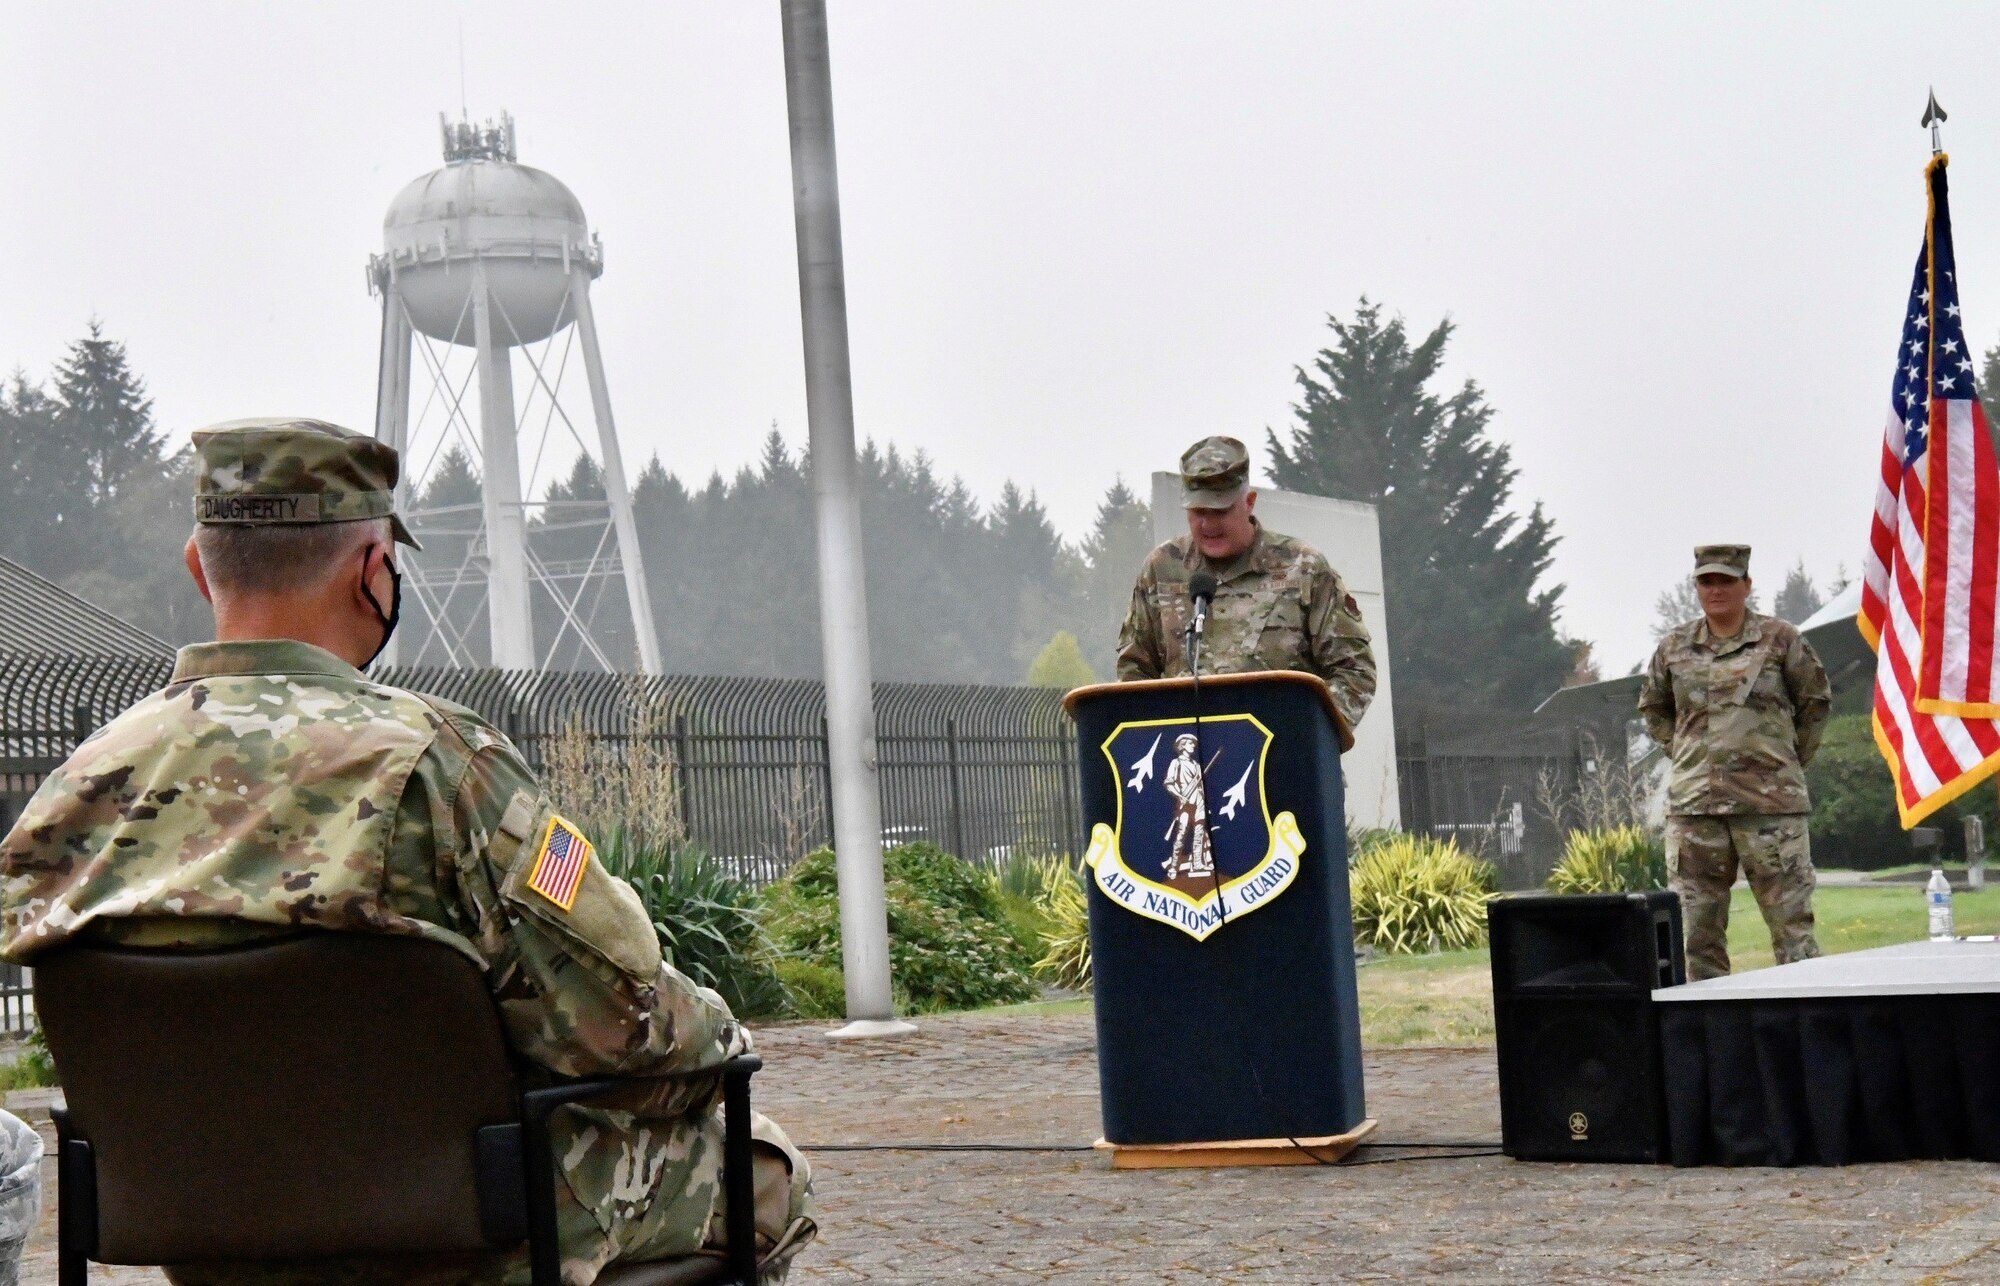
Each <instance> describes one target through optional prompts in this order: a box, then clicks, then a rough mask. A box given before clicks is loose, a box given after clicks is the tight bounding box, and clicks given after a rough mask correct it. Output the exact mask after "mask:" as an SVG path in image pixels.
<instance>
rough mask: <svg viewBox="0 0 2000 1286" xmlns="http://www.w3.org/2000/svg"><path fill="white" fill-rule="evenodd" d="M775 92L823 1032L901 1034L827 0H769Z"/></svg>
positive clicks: (903, 1030) (903, 1025) (904, 1027)
mask: <svg viewBox="0 0 2000 1286" xmlns="http://www.w3.org/2000/svg"><path fill="white" fill-rule="evenodd" d="M779 8H780V13H781V17H782V19H783V23H784V31H785V99H786V104H787V112H788V116H789V118H790V122H791V135H792V212H793V218H794V220H795V221H796V223H797V227H798V242H799V309H800V313H801V317H802V321H803V330H804V332H805V357H806V419H807V423H808V427H809V435H810V438H811V451H812V479H813V499H814V501H815V507H816V509H817V511H818V528H819V614H820V636H821V643H822V647H823V649H824V653H825V657H826V725H827V742H826V745H827V761H828V764H827V766H828V768H829V770H830V775H831V778H832V786H833V798H832V800H831V801H830V802H831V804H832V807H833V849H834V854H835V860H836V867H835V869H836V871H837V874H838V878H839V882H840V943H841V953H840V954H841V962H842V965H843V969H844V972H845V974H846V982H847V1018H848V1022H847V1025H846V1026H844V1027H841V1028H839V1029H838V1030H836V1031H835V1032H833V1033H832V1034H833V1035H835V1036H899V1035H903V1034H906V1033H908V1032H913V1031H915V1030H916V1028H915V1027H914V1026H913V1025H911V1024H910V1023H907V1022H901V1021H899V1020H898V1019H897V1018H896V1014H895V1007H894V1001H893V999H892V997H891V994H890V989H889V920H888V909H887V905H886V899H885V897H884V894H883V887H882V885H883V881H882V819H881V799H880V796H879V794H878V793H877V792H878V786H877V782H876V749H875V708H874V684H873V681H872V679H871V676H870V674H869V666H868V600H867V593H866V582H865V579H864V576H863V569H862V558H861V499H860V496H859V494H858V493H859V485H858V482H859V479H858V469H857V467H856V464H855V459H854V388H853V384H852V382H851V380H850V378H849V371H848V360H847V279H846V272H845V269H844V267H843V266H842V261H841V251H840V187H839V176H838V172H837V171H836V169H835V167H834V152H833V77H832V72H831V69H830V67H829V65H828V58H827V42H826V4H825V0H779Z"/></svg>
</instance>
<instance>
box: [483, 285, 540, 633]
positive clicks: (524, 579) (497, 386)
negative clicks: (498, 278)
mask: <svg viewBox="0 0 2000 1286" xmlns="http://www.w3.org/2000/svg"><path fill="white" fill-rule="evenodd" d="M473 271H474V273H475V274H477V275H476V277H475V279H474V281H473V285H472V332H473V342H474V344H475V345H476V346H477V347H478V350H479V352H478V361H479V453H480V455H481V456H482V457H483V458H482V459H481V461H480V491H481V493H482V495H483V497H484V501H485V517H486V558H487V564H488V571H487V578H486V617H487V626H488V631H489V634H490V637H491V638H492V641H493V664H494V665H495V666H496V667H498V668H500V669H502V670H532V669H534V668H535V643H534V638H535V635H534V621H533V619H532V618H531V616H530V615H529V608H528V533H527V518H526V515H525V514H523V513H522V510H521V499H522V497H521V451H520V447H519V446H518V445H517V444H516V442H515V431H516V426H515V423H514V369H513V365H512V363H511V362H510V361H509V360H508V351H507V346H506V345H505V344H502V343H500V342H499V338H498V336H497V335H495V334H494V329H493V307H492V301H491V300H490V299H489V298H488V296H487V291H486V272H485V270H484V269H483V268H474V269H473Z"/></svg>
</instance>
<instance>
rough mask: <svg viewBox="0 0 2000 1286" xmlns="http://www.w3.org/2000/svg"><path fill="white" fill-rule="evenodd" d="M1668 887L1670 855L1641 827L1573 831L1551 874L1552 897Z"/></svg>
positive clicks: (1638, 891)
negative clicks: (1554, 894)
mask: <svg viewBox="0 0 2000 1286" xmlns="http://www.w3.org/2000/svg"><path fill="white" fill-rule="evenodd" d="M1665 887H1667V851H1666V848H1665V847H1664V846H1663V845H1662V844H1661V843H1660V841H1659V839H1658V838H1657V837H1656V836H1654V835H1652V834H1649V833H1648V832H1647V831H1646V830H1645V829H1644V828H1642V827H1638V826H1614V827H1612V828H1610V829H1608V830H1589V831H1571V832H1570V836H1569V842H1568V843H1567V844H1565V845H1564V846H1563V857H1562V861H1560V862H1558V863H1556V869H1555V870H1554V871H1552V872H1551V873H1550V874H1549V890H1550V892H1553V893H1643V892H1646V891H1647V890H1649V889H1663V888H1665Z"/></svg>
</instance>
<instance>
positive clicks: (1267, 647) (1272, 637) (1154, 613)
mask: <svg viewBox="0 0 2000 1286" xmlns="http://www.w3.org/2000/svg"><path fill="white" fill-rule="evenodd" d="M1206 563H1207V560H1206V559H1204V558H1203V557H1202V556H1201V554H1200V552H1199V551H1198V550H1196V548H1195V545H1194V538H1193V537H1191V536H1178V537H1176V538H1174V539H1173V540H1170V541H1168V542H1167V543H1166V544H1164V545H1161V546H1160V547H1159V548H1158V549H1155V550H1154V551H1153V552H1152V554H1151V555H1149V556H1148V557H1147V559H1146V565H1145V567H1144V568H1143V569H1142V570H1141V571H1140V572H1139V582H1138V584H1137V585H1135V586H1133V589H1132V609H1131V611H1130V612H1128V613H1127V614H1126V617H1125V627H1124V628H1123V629H1122V630H1120V631H1119V634H1118V678H1119V680H1120V681H1121V682H1125V681H1129V680H1132V679H1172V678H1179V677H1182V676H1184V675H1186V674H1187V672H1188V664H1187V654H1186V651H1185V649H1184V648H1183V647H1182V641H1183V637H1184V634H1185V631H1186V629H1187V624H1188V621H1189V619H1190V618H1191V617H1192V616H1193V614H1194V604H1193V601H1192V600H1191V599H1190V598H1189V597H1188V580H1189V578H1190V577H1192V576H1193V575H1194V574H1195V573H1196V572H1197V571H1200V570H1201V569H1202V568H1203V566H1205V565H1206ZM1208 570H1209V572H1210V573H1211V574H1212V575H1214V577H1215V580H1216V588H1215V604H1214V606H1213V607H1212V608H1210V610H1209V617H1208V625H1207V627H1206V629H1205V630H1204V637H1203V639H1202V645H1201V656H1202V667H1201V668H1202V673H1204V674H1242V673H1246V672H1249V671H1253V670H1304V671H1305V672H1306V673H1308V674H1316V675H1318V676H1319V677H1320V678H1322V679H1325V680H1326V682H1327V686H1328V687H1330V688H1331V689H1332V690H1333V699H1334V703H1335V704H1336V705H1338V706H1339V707H1340V712H1341V714H1342V715H1344V716H1345V717H1346V719H1347V726H1348V727H1349V728H1352V727H1354V726H1355V725H1357V724H1359V723H1360V722H1361V716H1362V714H1363V713H1364V712H1365V711H1366V710H1367V709H1368V702H1369V701H1370V700H1371V699H1373V697H1374V696H1375V653H1374V651H1373V650H1372V649H1371V648H1370V646H1369V642H1368V627H1367V626H1366V625H1364V624H1362V622H1361V607H1360V604H1358V603H1356V602H1355V601H1354V595H1352V594H1350V593H1348V592H1347V586H1346V584H1345V583H1343V582H1342V581H1341V579H1340V573H1339V572H1336V571H1334V570H1333V568H1332V567H1331V566H1329V565H1328V564H1327V561H1326V556H1325V555H1324V554H1322V553H1320V552H1319V551H1318V550H1317V549H1314V548H1313V547H1312V546H1311V545H1308V544H1306V543H1305V542H1304V541H1301V540H1294V539H1292V538H1291V537H1290V536H1281V535H1279V534H1278V533H1277V532H1274V531H1270V530H1267V529H1266V528H1264V527H1263V526H1262V525H1259V527H1258V528H1257V536H1256V538H1255V539H1254V540H1253V541H1252V542H1251V544H1250V548H1248V549H1246V550H1245V551H1243V553H1242V554H1241V555H1240V556H1239V557H1238V558H1237V559H1236V560H1235V561H1234V562H1232V563H1230V564H1229V565H1228V566H1227V567H1209V568H1208Z"/></svg>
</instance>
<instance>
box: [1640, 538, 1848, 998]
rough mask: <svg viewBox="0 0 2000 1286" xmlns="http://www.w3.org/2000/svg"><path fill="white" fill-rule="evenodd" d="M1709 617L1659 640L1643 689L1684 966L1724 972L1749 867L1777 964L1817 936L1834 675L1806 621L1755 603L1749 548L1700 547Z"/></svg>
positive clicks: (1811, 951) (1706, 974) (1801, 954)
mask: <svg viewBox="0 0 2000 1286" xmlns="http://www.w3.org/2000/svg"><path fill="white" fill-rule="evenodd" d="M1694 561H1695V569H1694V578H1695V588H1696V591H1697V592H1698V593H1699V595H1700V597H1701V610H1702V618H1701V619H1700V620H1698V621H1690V622H1688V623H1687V624H1686V625H1683V626H1680V627H1679V628H1678V629H1675V630H1672V631H1670V632H1669V633H1668V634H1667V636H1666V637H1665V638H1663V639H1661V640H1660V646H1659V648H1658V650H1657V651H1655V652H1654V653H1653V661H1652V664H1651V665H1649V666H1648V667H1647V669H1646V681H1645V683H1644V685H1643V686H1642V687H1641V688H1640V690H1639V713H1640V715H1641V716H1642V717H1643V718H1644V719H1645V721H1646V731H1648V732H1649V733H1651V734H1652V737H1653V740H1655V741H1657V742H1659V743H1660V744H1661V745H1662V746H1664V747H1666V749H1667V755H1668V758H1669V759H1670V760H1671V762H1672V767H1671V776H1670V777H1669V778H1668V783H1667V866H1668V869H1669V870H1670V871H1671V872H1672V876H1673V886H1674V889H1675V891H1676V892H1678V893H1679V894H1680V895H1681V909H1682V915H1683V917H1684V919H1685V921H1686V927H1687V965H1688V977H1689V978H1692V979H1697V980H1698V979H1702V978H1717V977H1721V976H1722V975H1723V974H1726V973H1728V972H1729V890H1730V887H1731V886H1732V885H1734V884H1735V883H1736V872H1737V868H1738V867H1739V866H1740V867H1741V868H1742V870H1743V874H1744V875H1745V876H1746V877H1748V879H1749V881H1750V891H1751V892H1752V893H1754V894H1756V896H1757V906H1758V907H1759V909H1761V910H1762V911H1763V913H1764V923H1765V924H1766V925H1768V926H1769V927H1770V930H1771V949H1772V950H1773V951H1775V952H1776V953H1777V957H1778V963H1779V964H1788V963H1790V962H1791V961H1794V960H1805V959H1809V958H1811V957H1813V956H1816V955H1818V954H1819V943H1818V942H1817V941H1815V940H1814V938H1813V909H1812V895H1813V885H1814V879H1813V867H1812V841H1811V837H1810V835H1809V834H1808V833H1807V828H1806V815H1807V814H1808V813H1809V812H1811V811H1812V801H1811V800H1810V799H1809V798H1807V796H1806V771H1805V769H1806V765H1807V764H1809V763H1811V762H1812V757H1813V752H1814V751H1815V750H1817V749H1819V739H1820V734H1821V733H1822V732H1823V731H1824V730H1825V728H1826V719H1827V714H1828V712H1829V711H1830V710H1831V709H1832V707H1833V687H1832V685H1831V684H1830V683H1828V682H1827V677H1826V669H1825V667H1823V666H1822V665H1820V663H1819V657H1818V656H1817V655H1815V654H1814V652H1813V650H1812V645H1811V644H1810V643H1807V642H1806V641H1805V639H1804V637H1803V636H1801V635H1800V634H1799V631H1798V627H1797V626H1795V625H1792V624H1791V623H1790V622H1787V621H1781V620H1778V619H1777V618H1776V617H1771V616H1763V615H1759V614H1758V613H1756V612H1753V611H1750V610H1749V600H1750V547H1749V546H1748V545H1703V546H1701V547H1700V548H1698V549H1696V550H1695V551H1694Z"/></svg>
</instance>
